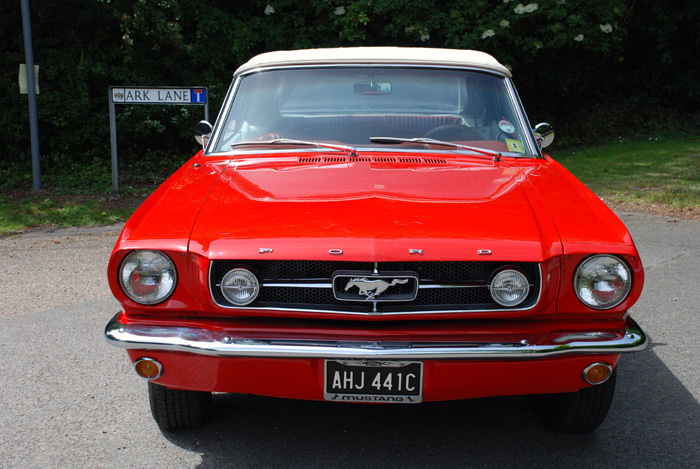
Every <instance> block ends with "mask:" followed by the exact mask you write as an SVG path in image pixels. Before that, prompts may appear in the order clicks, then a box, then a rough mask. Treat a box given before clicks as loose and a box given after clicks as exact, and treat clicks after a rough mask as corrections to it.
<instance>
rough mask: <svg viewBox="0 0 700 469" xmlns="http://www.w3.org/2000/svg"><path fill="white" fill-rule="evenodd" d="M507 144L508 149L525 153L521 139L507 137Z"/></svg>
mask: <svg viewBox="0 0 700 469" xmlns="http://www.w3.org/2000/svg"><path fill="white" fill-rule="evenodd" d="M506 145H508V150H510V151H517V152H518V153H525V148H523V144H522V143H520V140H513V139H512V138H507V139H506Z"/></svg>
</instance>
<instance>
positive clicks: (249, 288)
mask: <svg viewBox="0 0 700 469" xmlns="http://www.w3.org/2000/svg"><path fill="white" fill-rule="evenodd" d="M260 287H261V285H260V281H259V280H258V278H257V277H256V276H255V274H254V273H253V272H251V271H250V270H248V269H246V268H241V267H236V268H234V269H231V270H229V271H228V272H226V274H225V275H224V276H223V278H222V279H221V284H220V289H221V294H222V295H223V296H224V298H226V300H227V301H228V302H229V303H231V304H232V305H234V306H247V305H249V304H251V303H252V302H253V301H255V299H256V298H257V297H258V294H259V293H260Z"/></svg>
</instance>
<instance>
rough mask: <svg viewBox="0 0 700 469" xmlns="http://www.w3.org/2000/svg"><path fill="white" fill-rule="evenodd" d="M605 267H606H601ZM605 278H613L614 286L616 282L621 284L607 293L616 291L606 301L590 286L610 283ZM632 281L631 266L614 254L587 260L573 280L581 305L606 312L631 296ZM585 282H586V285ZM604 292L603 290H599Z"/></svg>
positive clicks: (581, 264)
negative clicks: (597, 283)
mask: <svg viewBox="0 0 700 469" xmlns="http://www.w3.org/2000/svg"><path fill="white" fill-rule="evenodd" d="M595 264H598V266H599V267H598V268H594V265H595ZM601 264H602V265H605V266H606V267H601ZM603 276H612V277H613V278H614V279H615V280H613V281H612V282H613V284H614V283H615V282H616V281H619V282H620V286H619V287H616V286H614V285H613V288H610V289H608V290H606V291H615V290H616V292H615V293H614V294H613V295H612V297H611V298H610V299H609V300H607V301H606V300H605V299H604V298H602V297H601V296H600V295H599V294H596V293H595V292H596V290H595V289H594V288H592V287H590V285H591V284H592V283H595V282H596V280H597V281H598V282H606V281H608V282H609V281H610V279H609V278H608V279H605V278H602V277H603ZM632 281H633V272H632V269H631V268H630V266H629V265H628V264H627V262H625V260H624V259H623V258H621V257H620V256H616V255H613V254H596V255H593V256H589V257H587V258H585V259H584V260H583V261H581V263H580V264H579V265H578V267H577V268H576V272H575V273H574V278H573V287H574V292H575V293H576V297H577V298H578V299H579V301H580V302H581V303H583V304H584V305H586V306H588V307H589V308H592V309H597V310H604V309H611V308H614V307H615V306H617V305H619V304H620V303H622V302H623V301H625V299H626V298H627V297H628V296H629V294H630V291H632ZM583 282H586V283H587V284H588V286H586V284H584V283H583ZM597 291H602V290H597Z"/></svg>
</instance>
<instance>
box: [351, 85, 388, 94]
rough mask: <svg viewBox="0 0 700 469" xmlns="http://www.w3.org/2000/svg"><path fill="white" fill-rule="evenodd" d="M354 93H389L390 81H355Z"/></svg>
mask: <svg viewBox="0 0 700 469" xmlns="http://www.w3.org/2000/svg"><path fill="white" fill-rule="evenodd" d="M353 90H354V91H355V94H391V83H377V82H367V83H355V85H354V87H353Z"/></svg>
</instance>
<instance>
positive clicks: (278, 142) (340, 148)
mask: <svg viewBox="0 0 700 469" xmlns="http://www.w3.org/2000/svg"><path fill="white" fill-rule="evenodd" d="M266 145H288V146H307V147H316V148H330V149H331V150H336V151H347V152H348V153H349V154H350V156H352V157H357V149H356V148H355V147H352V146H350V145H334V144H331V143H318V142H309V141H306V140H295V139H293V138H274V139H272V140H260V141H257V140H252V141H247V142H238V143H233V144H231V148H234V147H238V146H266Z"/></svg>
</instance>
